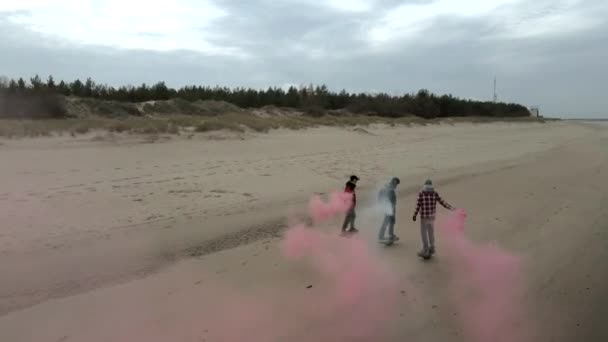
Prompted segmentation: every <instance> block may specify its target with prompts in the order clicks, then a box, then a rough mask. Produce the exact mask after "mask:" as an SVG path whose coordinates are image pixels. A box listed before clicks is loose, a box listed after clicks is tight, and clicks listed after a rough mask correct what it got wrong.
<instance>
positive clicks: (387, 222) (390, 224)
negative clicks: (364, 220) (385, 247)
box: [378, 215, 395, 240]
mask: <svg viewBox="0 0 608 342" xmlns="http://www.w3.org/2000/svg"><path fill="white" fill-rule="evenodd" d="M386 228H388V235H389V237H391V238H392V237H394V236H395V231H394V229H395V216H390V215H384V221H382V225H381V226H380V232H379V233H378V239H379V240H384V233H385V232H386Z"/></svg>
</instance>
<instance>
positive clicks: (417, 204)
mask: <svg viewBox="0 0 608 342" xmlns="http://www.w3.org/2000/svg"><path fill="white" fill-rule="evenodd" d="M420 208H422V195H421V194H418V202H417V203H416V211H415V212H414V220H416V216H418V213H419V212H420Z"/></svg>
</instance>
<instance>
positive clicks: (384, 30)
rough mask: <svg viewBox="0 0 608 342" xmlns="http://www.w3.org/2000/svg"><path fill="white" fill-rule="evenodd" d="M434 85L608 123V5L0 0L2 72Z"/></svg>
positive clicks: (354, 87)
mask: <svg viewBox="0 0 608 342" xmlns="http://www.w3.org/2000/svg"><path fill="white" fill-rule="evenodd" d="M36 73H38V74H40V75H41V77H44V78H46V76H47V75H49V74H53V75H54V76H55V78H56V79H66V80H73V79H75V78H81V79H84V78H86V77H88V76H90V77H92V78H93V79H94V80H96V81H97V82H100V83H108V84H112V85H126V84H140V83H142V82H146V83H152V82H156V81H160V80H164V81H166V82H167V83H168V84H169V85H170V86H182V85H184V84H202V85H216V84H219V85H226V86H231V87H233V86H246V87H256V88H258V87H268V86H271V85H273V86H274V85H277V86H284V85H290V84H295V85H299V84H308V83H313V84H322V83H324V84H326V85H327V86H328V87H329V88H330V89H333V90H340V89H342V88H345V89H347V90H350V91H384V92H389V93H392V94H400V93H404V92H414V91H417V90H418V89H420V88H427V89H429V90H431V91H433V92H435V93H440V94H443V93H451V94H453V95H455V96H459V97H466V98H474V99H480V100H491V99H492V95H493V89H492V88H493V79H494V76H495V75H496V77H497V79H498V91H497V92H498V97H499V100H502V101H509V102H518V103H521V104H524V105H526V106H533V105H539V106H540V107H541V114H545V115H548V116H561V117H608V111H607V110H606V107H607V105H608V100H607V99H608V96H607V93H606V92H607V91H608V87H606V83H607V82H606V79H608V0H404V1H399V0H350V1H349V0H328V1H326V2H325V3H323V2H322V1H315V0H277V1H272V0H173V1H168V0H163V1H160V0H46V1H44V0H0V75H6V76H9V77H19V76H24V77H30V76H32V75H34V74H36Z"/></svg>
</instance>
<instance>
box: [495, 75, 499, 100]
mask: <svg viewBox="0 0 608 342" xmlns="http://www.w3.org/2000/svg"><path fill="white" fill-rule="evenodd" d="M496 101H498V95H496V76H494V103H496Z"/></svg>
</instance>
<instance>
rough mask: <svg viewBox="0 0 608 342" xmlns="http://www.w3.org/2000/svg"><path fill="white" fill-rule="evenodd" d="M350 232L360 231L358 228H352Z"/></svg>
mask: <svg viewBox="0 0 608 342" xmlns="http://www.w3.org/2000/svg"><path fill="white" fill-rule="evenodd" d="M348 232H349V233H358V232H359V229H357V228H351V229H350V230H349V231H348Z"/></svg>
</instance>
